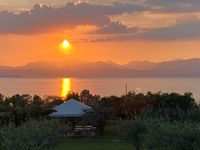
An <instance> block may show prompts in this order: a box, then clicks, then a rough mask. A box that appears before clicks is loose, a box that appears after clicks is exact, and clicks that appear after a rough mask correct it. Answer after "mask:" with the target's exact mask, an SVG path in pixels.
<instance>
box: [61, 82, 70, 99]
mask: <svg viewBox="0 0 200 150" xmlns="http://www.w3.org/2000/svg"><path fill="white" fill-rule="evenodd" d="M70 90H71V80H70V79H69V78H63V79H62V91H61V96H62V97H66V96H67V94H68V92H69V91H70Z"/></svg>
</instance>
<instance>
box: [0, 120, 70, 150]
mask: <svg viewBox="0 0 200 150" xmlns="http://www.w3.org/2000/svg"><path fill="white" fill-rule="evenodd" d="M65 131H66V127H65V126H63V125H61V124H60V123H59V122H58V121H54V120H50V121H49V120H44V121H34V120H32V121H29V122H27V123H24V124H23V125H22V126H20V127H18V128H15V127H14V126H12V125H11V126H8V127H3V128H1V130H0V149H3V150H13V149H15V150H51V149H54V147H55V146H56V144H57V142H58V141H59V140H60V139H61V137H63V136H64V134H65Z"/></svg>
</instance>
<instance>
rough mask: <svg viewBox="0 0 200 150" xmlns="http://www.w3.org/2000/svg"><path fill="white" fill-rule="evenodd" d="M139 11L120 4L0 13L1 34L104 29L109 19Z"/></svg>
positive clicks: (36, 7) (87, 4) (137, 7)
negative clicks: (83, 26) (77, 28)
mask: <svg viewBox="0 0 200 150" xmlns="http://www.w3.org/2000/svg"><path fill="white" fill-rule="evenodd" d="M142 10H143V8H142V7H140V6H138V5H133V4H121V3H114V4H113V5H94V4H89V3H80V4H74V3H68V4H67V5H66V6H64V7H61V8H52V7H47V6H40V5H35V6H34V8H33V9H32V10H31V11H26V12H21V13H20V14H14V13H9V12H7V11H3V12H1V13H0V33H1V34H3V33H4V34H34V33H41V32H47V31H51V30H54V29H61V28H66V29H67V28H71V27H75V26H77V25H96V26H104V25H106V24H110V22H111V21H110V17H109V16H112V15H119V14H123V13H131V12H137V11H142Z"/></svg>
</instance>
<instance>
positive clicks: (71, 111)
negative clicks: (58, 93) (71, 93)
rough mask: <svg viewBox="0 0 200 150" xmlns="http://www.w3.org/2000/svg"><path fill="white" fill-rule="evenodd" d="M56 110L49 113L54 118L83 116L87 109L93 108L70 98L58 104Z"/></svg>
mask: <svg viewBox="0 0 200 150" xmlns="http://www.w3.org/2000/svg"><path fill="white" fill-rule="evenodd" d="M54 110H55V112H53V113H51V114H50V115H49V116H50V117H52V118H81V117H83V115H84V113H85V111H90V110H92V108H91V107H90V106H88V105H85V104H83V103H81V102H79V101H77V100H75V99H70V100H68V101H66V102H64V103H62V104H61V105H58V106H56V107H55V108H54Z"/></svg>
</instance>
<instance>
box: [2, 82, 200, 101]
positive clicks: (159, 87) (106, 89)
mask: <svg viewBox="0 0 200 150" xmlns="http://www.w3.org/2000/svg"><path fill="white" fill-rule="evenodd" d="M126 83H127V84H128V90H134V91H136V92H147V91H153V92H157V91H162V92H178V93H184V92H187V91H191V92H193V94H194V98H195V99H196V100H197V101H199V100H200V78H181V79H178V78H156V79H153V78H139V79H138V78H137V79H135V78H134V79H123V78H122V79H76V78H71V79H68V78H63V79H31V78H25V79H22V78H0V93H2V94H4V95H6V96H11V95H13V94H31V95H34V94H37V95H40V96H44V95H58V96H64V95H65V94H66V93H67V92H68V91H70V90H72V91H76V92H80V91H82V90H83V89H89V90H90V91H91V93H93V94H99V95H102V96H109V95H122V94H124V93H125V85H126Z"/></svg>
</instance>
